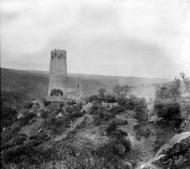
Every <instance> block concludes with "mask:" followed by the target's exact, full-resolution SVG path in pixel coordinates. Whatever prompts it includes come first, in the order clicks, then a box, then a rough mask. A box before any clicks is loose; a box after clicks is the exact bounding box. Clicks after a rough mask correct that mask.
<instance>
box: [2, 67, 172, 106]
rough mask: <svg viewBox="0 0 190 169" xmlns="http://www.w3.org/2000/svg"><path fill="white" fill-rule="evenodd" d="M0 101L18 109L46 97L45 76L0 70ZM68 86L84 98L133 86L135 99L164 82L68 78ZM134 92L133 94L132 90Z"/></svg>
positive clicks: (5, 69)
mask: <svg viewBox="0 0 190 169" xmlns="http://www.w3.org/2000/svg"><path fill="white" fill-rule="evenodd" d="M0 70H1V98H2V101H3V102H4V103H6V104H9V105H15V106H20V104H21V103H24V102H27V101H28V100H31V99H34V98H42V97H44V96H46V94H47V90H48V72H44V71H23V70H15V69H7V68H1V69H0ZM68 76H69V80H68V83H69V84H68V85H71V84H72V85H73V84H74V83H77V82H79V83H80V84H81V87H82V92H83V95H84V96H87V95H92V94H95V93H97V91H98V89H99V88H102V87H103V88H106V90H107V91H108V92H111V91H112V88H113V87H114V86H115V85H116V84H127V85H129V86H133V88H132V90H131V92H132V93H131V94H137V95H139V96H144V95H147V94H148V93H146V92H148V90H149V94H150V93H151V94H153V91H154V88H155V86H157V85H158V84H162V83H165V82H167V81H168V79H161V78H141V77H118V76H101V75H86V74H69V75H68ZM136 89H137V90H136Z"/></svg>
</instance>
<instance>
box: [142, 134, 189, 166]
mask: <svg viewBox="0 0 190 169" xmlns="http://www.w3.org/2000/svg"><path fill="white" fill-rule="evenodd" d="M142 168H143V169H153V168H161V169H178V168H180V169H189V168H190V132H183V133H180V134H176V135H175V136H174V137H172V138H171V139H170V140H169V141H168V143H166V144H164V145H163V146H162V147H161V148H160V149H159V151H158V152H157V154H156V156H155V157H154V159H153V160H152V161H151V162H148V163H147V164H145V165H143V167H142Z"/></svg>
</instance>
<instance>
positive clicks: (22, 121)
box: [20, 112, 37, 126]
mask: <svg viewBox="0 0 190 169" xmlns="http://www.w3.org/2000/svg"><path fill="white" fill-rule="evenodd" d="M34 117H37V114H36V113H29V112H26V113H25V114H24V117H22V118H21V119H20V124H21V126H24V125H26V124H28V122H29V121H30V120H32V119H33V118H34Z"/></svg>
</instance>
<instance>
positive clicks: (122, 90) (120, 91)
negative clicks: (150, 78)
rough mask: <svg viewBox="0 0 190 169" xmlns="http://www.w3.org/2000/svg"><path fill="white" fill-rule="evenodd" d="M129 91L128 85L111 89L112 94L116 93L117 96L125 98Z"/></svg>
mask: <svg viewBox="0 0 190 169" xmlns="http://www.w3.org/2000/svg"><path fill="white" fill-rule="evenodd" d="M128 91H129V86H128V85H124V86H120V85H116V86H115V87H114V88H113V92H114V93H116V95H117V96H124V97H126V96H127V93H128Z"/></svg>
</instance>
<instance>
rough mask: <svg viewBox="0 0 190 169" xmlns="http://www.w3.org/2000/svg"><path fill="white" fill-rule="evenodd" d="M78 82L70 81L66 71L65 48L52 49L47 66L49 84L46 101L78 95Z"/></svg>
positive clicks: (62, 99) (76, 97)
mask: <svg viewBox="0 0 190 169" xmlns="http://www.w3.org/2000/svg"><path fill="white" fill-rule="evenodd" d="M80 91H81V90H80V84H79V82H72V83H71V80H70V79H69V77H68V73H67V52H66V50H60V49H54V50H52V51H51V59H50V67H49V86H48V96H47V97H46V100H47V101H64V100H65V99H75V100H76V99H78V98H79V97H80V93H81V92H80Z"/></svg>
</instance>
